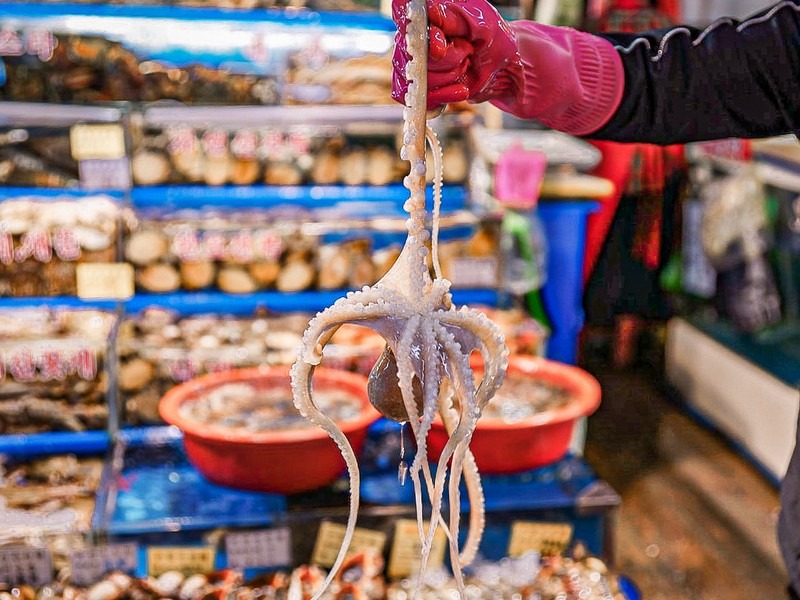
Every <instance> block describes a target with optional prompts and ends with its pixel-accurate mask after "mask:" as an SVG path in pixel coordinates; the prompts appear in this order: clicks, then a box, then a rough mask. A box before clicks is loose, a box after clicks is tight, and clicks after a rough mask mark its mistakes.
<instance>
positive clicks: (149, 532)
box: [104, 427, 286, 543]
mask: <svg viewBox="0 0 800 600" xmlns="http://www.w3.org/2000/svg"><path fill="white" fill-rule="evenodd" d="M116 452H117V459H116V460H115V463H116V468H115V473H114V477H113V481H112V482H111V485H112V486H113V490H112V496H113V497H114V498H115V501H114V504H113V506H112V507H110V510H109V511H108V519H107V522H106V523H105V526H104V529H105V531H106V532H107V533H108V534H109V535H111V536H114V537H119V536H128V535H135V536H136V537H137V539H139V540H148V539H154V540H158V541H160V542H161V543H163V534H164V533H167V532H187V535H185V536H179V537H180V539H181V541H188V540H192V539H196V536H197V535H198V534H201V533H202V532H207V531H209V530H212V529H216V528H218V527H225V526H230V527H261V526H268V525H271V524H273V523H275V522H277V521H278V520H280V519H281V518H282V517H283V516H284V514H285V512H286V499H285V497H284V496H279V495H275V494H265V493H259V492H247V491H240V490H233V489H230V488H226V487H223V486H219V485H215V484H213V483H210V482H209V481H207V480H206V479H204V478H203V476H202V475H201V474H200V473H199V472H198V471H197V470H196V469H195V468H194V467H193V466H192V465H191V464H190V463H189V460H188V459H187V458H186V455H185V453H184V452H183V447H182V436H181V435H180V433H179V432H177V431H176V430H175V429H174V428H171V427H159V428H143V429H141V430H131V431H127V430H124V431H122V432H120V435H119V441H118V446H117V449H116ZM192 532H194V533H192ZM176 539H178V538H176Z"/></svg>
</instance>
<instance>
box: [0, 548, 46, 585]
mask: <svg viewBox="0 0 800 600" xmlns="http://www.w3.org/2000/svg"><path fill="white" fill-rule="evenodd" d="M52 580H53V561H52V558H51V556H50V550H48V549H47V548H26V547H22V546H19V547H9V548H2V549H0V581H2V582H8V583H9V584H11V585H18V584H22V583H27V584H29V585H32V586H38V585H44V584H46V583H49V582H50V581H52Z"/></svg>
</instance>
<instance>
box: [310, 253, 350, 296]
mask: <svg viewBox="0 0 800 600" xmlns="http://www.w3.org/2000/svg"><path fill="white" fill-rule="evenodd" d="M351 264H352V260H351V258H350V252H348V251H347V249H346V248H344V247H341V246H334V245H329V246H323V247H322V248H320V251H319V278H318V279H317V287H319V289H321V290H334V289H339V288H343V287H345V286H346V285H347V280H348V278H349V277H350V271H351Z"/></svg>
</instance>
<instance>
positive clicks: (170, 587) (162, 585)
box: [151, 571, 185, 597]
mask: <svg viewBox="0 0 800 600" xmlns="http://www.w3.org/2000/svg"><path fill="white" fill-rule="evenodd" d="M184 579H185V578H184V576H183V573H181V572H180V571H167V572H166V573H162V574H161V575H159V576H158V577H157V578H156V580H155V581H153V582H152V583H151V586H152V588H153V591H154V592H156V593H157V594H159V595H161V596H165V597H167V596H175V595H176V594H177V593H178V590H179V589H180V587H181V585H182V584H183V582H184Z"/></svg>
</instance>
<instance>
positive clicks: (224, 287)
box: [124, 210, 501, 294]
mask: <svg viewBox="0 0 800 600" xmlns="http://www.w3.org/2000/svg"><path fill="white" fill-rule="evenodd" d="M441 226H442V228H443V230H444V234H443V235H444V236H445V237H446V240H445V241H443V242H442V244H441V246H440V256H441V265H442V269H443V271H444V272H447V273H451V274H452V276H453V280H454V281H457V282H458V283H459V284H461V285H460V287H462V288H472V287H484V288H493V287H495V286H496V285H497V284H498V281H499V277H500V269H501V264H500V260H501V259H500V258H499V256H498V255H499V254H500V250H499V246H500V242H499V238H500V232H499V229H500V222H499V221H498V220H497V219H494V218H488V217H487V218H485V219H482V220H479V219H477V218H476V217H475V216H474V215H471V214H467V213H463V212H462V213H458V214H453V215H450V216H448V217H447V218H444V219H442V222H441ZM403 227H404V222H403V220H402V219H400V218H398V217H387V218H385V219H383V220H382V222H381V223H380V230H379V229H378V227H377V226H376V225H375V223H374V222H370V221H369V220H363V219H360V220H359V219H353V218H347V217H346V216H344V217H341V216H337V214H336V212H335V211H332V210H328V211H327V212H326V213H325V214H324V215H323V214H314V213H310V212H303V211H300V210H292V211H289V212H287V211H284V210H280V211H275V212H269V211H243V212H232V211H219V212H216V213H215V212H213V211H181V212H180V213H173V214H170V213H160V212H142V213H141V214H139V215H138V217H137V218H136V219H135V220H133V221H131V233H130V234H129V236H128V237H127V239H126V240H125V248H124V257H125V259H126V260H127V261H128V262H130V263H132V264H133V265H134V269H135V278H136V285H137V287H138V289H140V290H142V291H146V292H156V293H166V292H173V291H176V290H179V289H183V290H187V291H193V290H203V289H209V288H216V289H219V290H221V291H223V292H227V293H230V294H249V293H253V292H256V291H259V290H272V289H274V290H277V291H280V292H300V291H305V290H313V289H317V290H332V289H334V290H335V289H356V288H360V287H363V286H365V285H371V284H374V283H375V282H376V281H377V280H378V279H379V278H380V277H382V276H383V275H384V274H385V273H386V272H387V271H388V269H389V267H390V266H391V264H392V263H393V261H394V260H395V259H396V258H397V256H398V255H399V253H400V239H401V238H400V237H399V236H400V235H401V231H402V228H403ZM343 229H344V230H345V231H346V232H347V234H346V235H343V234H342V233H341V232H342V230H343ZM378 244H380V245H378ZM474 261H481V264H482V265H483V266H484V267H488V268H484V269H482V270H480V269H474V268H470V267H471V266H474ZM476 273H479V274H480V276H476Z"/></svg>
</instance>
